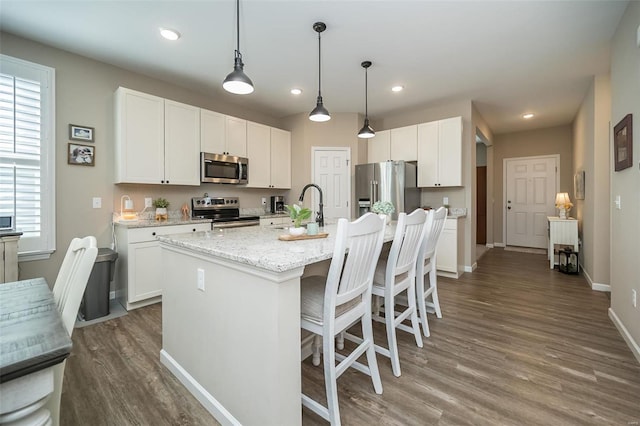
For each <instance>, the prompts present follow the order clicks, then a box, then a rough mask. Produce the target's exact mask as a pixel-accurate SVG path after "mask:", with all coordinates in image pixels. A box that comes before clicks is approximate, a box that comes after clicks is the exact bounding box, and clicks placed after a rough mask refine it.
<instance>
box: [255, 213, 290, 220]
mask: <svg viewBox="0 0 640 426" xmlns="http://www.w3.org/2000/svg"><path fill="white" fill-rule="evenodd" d="M272 217H289V213H264V214H261V215H260V219H271V218H272Z"/></svg>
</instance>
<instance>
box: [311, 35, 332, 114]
mask: <svg viewBox="0 0 640 426" xmlns="http://www.w3.org/2000/svg"><path fill="white" fill-rule="evenodd" d="M326 29H327V26H326V25H325V23H324V22H316V23H315V24H313V30H314V31H315V32H317V33H318V98H317V99H316V107H315V108H314V109H313V111H311V113H310V114H309V120H311V121H319V122H320V121H329V120H331V115H329V111H327V109H326V108H325V107H324V104H323V103H322V92H321V83H322V79H321V75H322V66H321V63H322V62H321V60H322V59H321V56H320V52H321V50H320V33H322V32H323V31H324V30H326Z"/></svg>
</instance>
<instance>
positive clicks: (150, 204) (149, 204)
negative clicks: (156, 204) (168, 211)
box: [144, 197, 153, 208]
mask: <svg viewBox="0 0 640 426" xmlns="http://www.w3.org/2000/svg"><path fill="white" fill-rule="evenodd" d="M144 207H145V208H147V207H153V200H152V199H151V198H150V197H145V199H144Z"/></svg>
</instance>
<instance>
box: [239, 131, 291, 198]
mask: <svg viewBox="0 0 640 426" xmlns="http://www.w3.org/2000/svg"><path fill="white" fill-rule="evenodd" d="M247 157H248V158H249V182H248V184H247V187H249V188H280V189H289V188H291V133H290V132H287V131H285V130H280V129H276V128H273V127H269V126H265V125H263V124H258V123H252V122H247ZM267 159H268V160H267Z"/></svg>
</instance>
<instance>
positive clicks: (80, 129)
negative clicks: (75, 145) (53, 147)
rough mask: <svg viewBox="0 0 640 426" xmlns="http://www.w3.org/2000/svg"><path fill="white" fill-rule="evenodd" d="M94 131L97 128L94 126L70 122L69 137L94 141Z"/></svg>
mask: <svg viewBox="0 0 640 426" xmlns="http://www.w3.org/2000/svg"><path fill="white" fill-rule="evenodd" d="M94 132H95V129H94V128H93V127H87V126H78V125H76V124H69V139H71V140H72V141H84V142H93V134H94Z"/></svg>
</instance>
